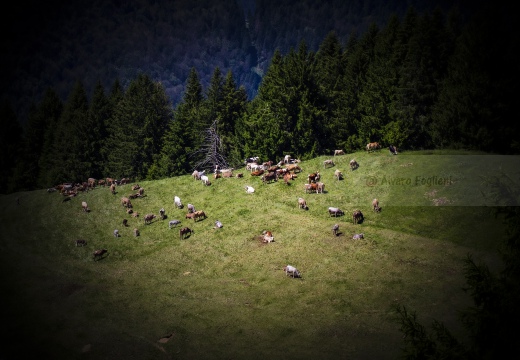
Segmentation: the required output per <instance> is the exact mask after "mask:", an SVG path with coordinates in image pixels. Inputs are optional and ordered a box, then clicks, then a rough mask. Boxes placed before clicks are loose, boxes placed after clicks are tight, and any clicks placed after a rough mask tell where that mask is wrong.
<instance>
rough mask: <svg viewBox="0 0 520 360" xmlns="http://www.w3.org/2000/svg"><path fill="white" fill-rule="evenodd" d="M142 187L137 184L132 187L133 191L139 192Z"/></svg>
mask: <svg viewBox="0 0 520 360" xmlns="http://www.w3.org/2000/svg"><path fill="white" fill-rule="evenodd" d="M140 187H141V186H139V184H135V185H133V186H132V191H135V190H139V188H140Z"/></svg>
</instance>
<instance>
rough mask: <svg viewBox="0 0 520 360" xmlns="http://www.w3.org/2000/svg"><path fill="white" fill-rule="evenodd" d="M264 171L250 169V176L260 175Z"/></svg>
mask: <svg viewBox="0 0 520 360" xmlns="http://www.w3.org/2000/svg"><path fill="white" fill-rule="evenodd" d="M263 173H264V170H255V171H251V176H260V175H262V174H263Z"/></svg>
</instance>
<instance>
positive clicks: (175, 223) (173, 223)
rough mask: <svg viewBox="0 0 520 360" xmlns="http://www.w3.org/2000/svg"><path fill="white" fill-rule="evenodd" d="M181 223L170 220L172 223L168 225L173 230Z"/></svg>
mask: <svg viewBox="0 0 520 360" xmlns="http://www.w3.org/2000/svg"><path fill="white" fill-rule="evenodd" d="M180 223H181V222H180V221H179V220H170V222H169V223H168V227H169V228H170V229H171V228H172V227H177V225H178V224H180Z"/></svg>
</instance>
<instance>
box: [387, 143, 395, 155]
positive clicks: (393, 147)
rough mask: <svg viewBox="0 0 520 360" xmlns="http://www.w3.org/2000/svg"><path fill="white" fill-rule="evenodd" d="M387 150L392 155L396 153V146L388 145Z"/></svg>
mask: <svg viewBox="0 0 520 360" xmlns="http://www.w3.org/2000/svg"><path fill="white" fill-rule="evenodd" d="M388 150H389V151H390V154H392V155H397V148H396V147H395V146H393V145H390V146H389V147H388Z"/></svg>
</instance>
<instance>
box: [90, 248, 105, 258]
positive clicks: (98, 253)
mask: <svg viewBox="0 0 520 360" xmlns="http://www.w3.org/2000/svg"><path fill="white" fill-rule="evenodd" d="M107 252H108V250H107V249H99V250H95V251H94V252H93V253H92V256H93V257H94V260H97V259H101V258H102V257H103V255H105V254H106V253H107Z"/></svg>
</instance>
